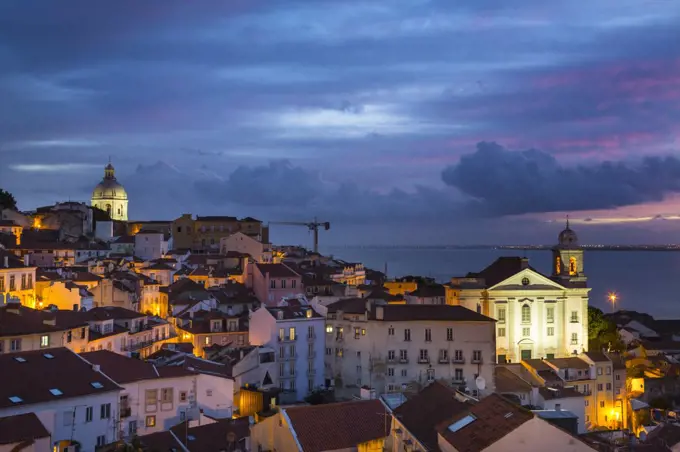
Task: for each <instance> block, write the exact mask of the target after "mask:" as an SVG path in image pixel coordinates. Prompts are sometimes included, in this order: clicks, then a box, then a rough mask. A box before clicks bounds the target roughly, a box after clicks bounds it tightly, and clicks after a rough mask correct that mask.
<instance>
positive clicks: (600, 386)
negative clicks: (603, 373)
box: [597, 383, 602, 391]
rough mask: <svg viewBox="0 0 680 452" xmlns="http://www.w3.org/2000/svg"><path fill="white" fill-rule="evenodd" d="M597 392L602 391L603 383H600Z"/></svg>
mask: <svg viewBox="0 0 680 452" xmlns="http://www.w3.org/2000/svg"><path fill="white" fill-rule="evenodd" d="M597 390H598V391H602V383H598V385H597Z"/></svg>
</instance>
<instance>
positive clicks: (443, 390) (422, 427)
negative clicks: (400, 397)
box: [394, 382, 470, 450]
mask: <svg viewBox="0 0 680 452" xmlns="http://www.w3.org/2000/svg"><path fill="white" fill-rule="evenodd" d="M455 393H456V392H455V391H454V390H453V389H451V388H449V387H447V386H445V385H443V384H441V383H439V382H435V383H432V384H431V385H429V386H427V387H426V388H425V389H423V390H422V391H420V392H419V393H418V394H416V395H415V396H413V397H412V398H410V399H408V400H407V401H406V402H405V403H403V404H402V405H400V406H399V407H398V408H397V409H395V410H394V415H395V416H396V417H397V419H398V420H399V422H401V424H402V425H403V426H404V427H406V428H407V429H408V431H409V432H411V434H412V435H413V436H415V437H416V438H417V439H418V441H419V442H420V443H421V444H423V445H424V446H425V447H426V448H427V450H437V449H438V446H437V430H436V426H437V424H439V423H440V422H442V421H445V420H447V419H449V418H451V417H452V416H455V415H456V414H458V413H461V412H463V411H467V409H468V408H469V407H470V406H469V404H467V403H465V402H461V401H459V400H457V399H456V398H455Z"/></svg>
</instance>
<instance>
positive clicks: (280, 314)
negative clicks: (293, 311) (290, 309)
mask: <svg viewBox="0 0 680 452" xmlns="http://www.w3.org/2000/svg"><path fill="white" fill-rule="evenodd" d="M276 318H277V319H278V320H283V311H276Z"/></svg>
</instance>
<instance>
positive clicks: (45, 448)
mask: <svg viewBox="0 0 680 452" xmlns="http://www.w3.org/2000/svg"><path fill="white" fill-rule="evenodd" d="M19 444H20V443H14V444H0V452H49V451H51V450H52V441H51V438H50V437H49V436H48V437H46V438H40V439H36V440H34V442H33V443H32V444H30V445H27V446H26V447H22V448H21V449H15V448H14V447H16V446H18V445H19Z"/></svg>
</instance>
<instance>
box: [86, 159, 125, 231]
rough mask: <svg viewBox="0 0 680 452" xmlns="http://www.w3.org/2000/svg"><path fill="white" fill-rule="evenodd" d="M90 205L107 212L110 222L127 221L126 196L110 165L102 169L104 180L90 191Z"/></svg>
mask: <svg viewBox="0 0 680 452" xmlns="http://www.w3.org/2000/svg"><path fill="white" fill-rule="evenodd" d="M91 205H92V207H97V208H99V209H101V210H103V211H105V212H107V213H108V214H109V215H110V216H111V219H112V220H118V221H127V220H128V195H127V192H126V191H125V188H123V186H122V185H121V184H120V183H119V182H118V181H117V180H116V175H115V169H114V168H113V165H112V164H111V163H109V164H108V165H106V168H104V179H102V181H101V182H100V183H99V184H97V186H96V187H95V188H94V190H93V191H92V203H91Z"/></svg>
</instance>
